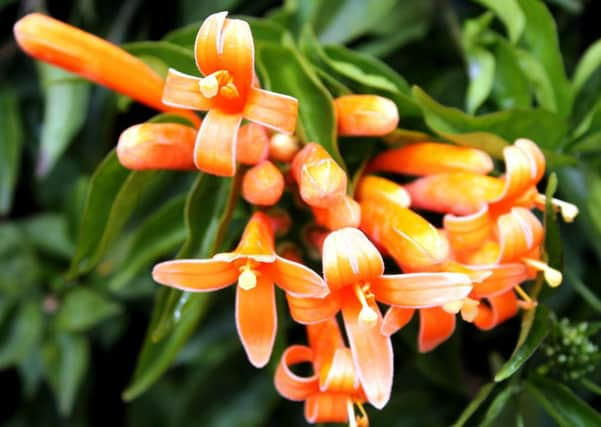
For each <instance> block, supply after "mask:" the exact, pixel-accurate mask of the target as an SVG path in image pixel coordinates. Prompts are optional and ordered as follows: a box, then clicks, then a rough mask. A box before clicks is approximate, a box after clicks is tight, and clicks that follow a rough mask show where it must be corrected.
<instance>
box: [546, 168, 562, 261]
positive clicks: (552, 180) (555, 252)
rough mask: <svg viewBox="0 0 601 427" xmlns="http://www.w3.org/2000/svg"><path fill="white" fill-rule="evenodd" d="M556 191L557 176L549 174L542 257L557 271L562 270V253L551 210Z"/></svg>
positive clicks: (554, 215)
mask: <svg viewBox="0 0 601 427" xmlns="http://www.w3.org/2000/svg"><path fill="white" fill-rule="evenodd" d="M556 190H557V174H556V173H555V172H553V173H551V175H550V176H549V179H548V181H547V189H546V190H545V213H544V227H545V240H544V244H543V247H544V256H545V260H546V261H547V264H549V265H550V266H551V267H553V268H556V269H558V270H563V253H562V248H561V235H560V234H559V224H558V223H557V214H556V213H555V210H554V208H553V204H552V200H553V195H554V194H555V191H556Z"/></svg>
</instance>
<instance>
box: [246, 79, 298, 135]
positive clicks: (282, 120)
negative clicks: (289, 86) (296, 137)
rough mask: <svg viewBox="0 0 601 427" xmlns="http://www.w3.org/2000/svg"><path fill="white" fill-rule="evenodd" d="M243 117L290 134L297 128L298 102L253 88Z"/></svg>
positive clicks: (288, 97)
mask: <svg viewBox="0 0 601 427" xmlns="http://www.w3.org/2000/svg"><path fill="white" fill-rule="evenodd" d="M243 115H244V118H245V119H246V120H249V121H251V122H254V123H257V124H260V125H262V126H265V127H268V128H270V129H273V130H275V131H277V132H281V133H286V134H290V133H292V132H294V129H295V127H296V118H297V116H298V101H297V100H296V98H293V97H291V96H288V95H282V94H280V93H274V92H269V91H267V90H263V89H259V88H255V87H253V88H251V89H250V91H249V93H248V98H247V100H246V106H245V108H244V113H243Z"/></svg>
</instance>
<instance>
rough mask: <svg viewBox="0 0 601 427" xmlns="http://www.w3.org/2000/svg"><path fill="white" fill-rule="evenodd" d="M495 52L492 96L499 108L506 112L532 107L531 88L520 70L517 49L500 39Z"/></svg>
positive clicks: (524, 74) (497, 41) (496, 43)
mask: <svg viewBox="0 0 601 427" xmlns="http://www.w3.org/2000/svg"><path fill="white" fill-rule="evenodd" d="M493 52H494V55H495V64H496V66H495V77H494V82H493V89H492V96H493V98H494V99H495V101H496V102H497V104H498V105H499V107H500V108H502V109H504V110H507V109H510V108H527V107H530V105H531V96H530V86H529V82H528V78H527V77H526V73H525V72H524V71H523V70H522V69H521V68H520V65H519V61H518V57H517V50H516V48H515V47H514V46H512V45H510V44H509V43H507V42H506V41H505V40H503V39H501V38H498V39H497V40H496V42H495V47H494V49H493Z"/></svg>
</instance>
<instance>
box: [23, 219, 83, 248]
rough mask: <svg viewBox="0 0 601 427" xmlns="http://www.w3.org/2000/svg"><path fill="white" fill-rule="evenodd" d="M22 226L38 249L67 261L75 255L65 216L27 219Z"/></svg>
mask: <svg viewBox="0 0 601 427" xmlns="http://www.w3.org/2000/svg"><path fill="white" fill-rule="evenodd" d="M21 226H22V229H23V231H24V233H25V235H26V236H27V239H28V240H29V241H30V242H31V244H32V245H33V246H34V247H35V248H36V249H39V250H41V251H44V252H46V253H48V254H52V255H60V256H62V257H64V258H67V259H69V258H70V257H71V256H72V255H73V251H74V246H73V242H72V241H71V239H70V237H69V230H68V228H67V220H66V219H65V217H64V216H62V215H60V214H53V213H44V214H40V215H36V216H33V217H30V218H27V220H25V221H23V222H22V223H21Z"/></svg>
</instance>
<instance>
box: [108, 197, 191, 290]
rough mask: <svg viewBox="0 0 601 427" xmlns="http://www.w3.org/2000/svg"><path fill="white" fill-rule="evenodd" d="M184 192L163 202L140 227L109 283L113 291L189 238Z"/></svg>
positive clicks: (123, 285) (119, 288)
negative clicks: (187, 236)
mask: <svg viewBox="0 0 601 427" xmlns="http://www.w3.org/2000/svg"><path fill="white" fill-rule="evenodd" d="M185 201H186V198H185V196H178V197H175V198H173V199H172V200H170V201H169V202H168V203H166V204H165V205H163V206H161V208H160V209H159V210H157V211H156V212H155V213H154V214H152V215H151V216H150V217H148V219H147V220H146V221H144V223H142V224H141V225H140V227H138V228H137V229H136V231H135V233H134V235H133V238H132V241H131V243H130V244H129V246H128V248H127V250H126V251H125V253H124V254H123V256H122V259H123V263H122V264H121V266H120V267H119V268H117V269H116V273H115V275H114V276H113V278H112V279H111V281H110V283H109V288H110V289H111V290H112V291H119V290H121V289H123V288H124V287H125V286H127V284H128V282H129V281H131V280H132V279H133V278H134V277H135V276H136V275H137V274H138V273H139V272H141V271H143V270H144V269H147V270H148V271H150V267H151V263H152V262H153V261H155V260H157V259H158V258H159V257H161V256H164V255H166V254H169V253H170V252H172V251H174V250H175V249H176V248H177V247H178V246H180V245H181V244H182V243H183V242H184V240H185V238H186V228H185V226H184V215H183V212H184V205H185Z"/></svg>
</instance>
